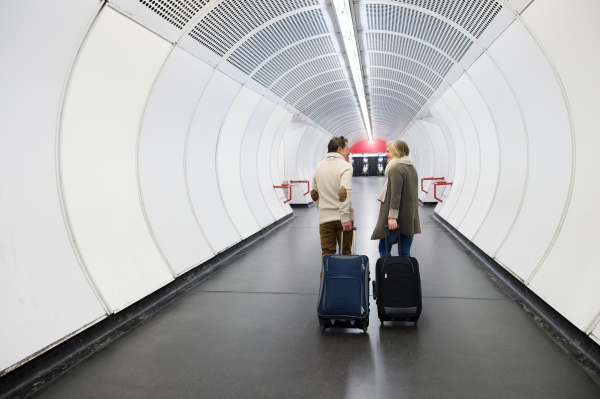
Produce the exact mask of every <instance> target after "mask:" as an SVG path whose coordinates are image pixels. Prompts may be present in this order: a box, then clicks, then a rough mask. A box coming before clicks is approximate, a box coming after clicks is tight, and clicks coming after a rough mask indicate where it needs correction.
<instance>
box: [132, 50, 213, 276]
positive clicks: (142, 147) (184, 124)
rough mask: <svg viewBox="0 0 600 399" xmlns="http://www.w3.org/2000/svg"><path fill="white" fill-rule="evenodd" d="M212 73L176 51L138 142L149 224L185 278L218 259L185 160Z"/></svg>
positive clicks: (151, 102)
mask: <svg viewBox="0 0 600 399" xmlns="http://www.w3.org/2000/svg"><path fill="white" fill-rule="evenodd" d="M212 71H213V68H211V67H210V66H208V64H206V63H204V62H202V61H200V60H198V59H197V58H196V57H194V56H192V55H190V54H189V53H187V52H185V51H183V50H181V49H180V48H178V47H176V48H175V49H173V52H172V53H171V55H170V56H169V59H168V60H167V62H166V64H165V66H164V67H163V69H162V71H161V74H160V75H159V77H158V79H157V81H156V83H155V85H154V88H153V89H152V93H151V95H150V98H149V100H148V104H147V105H146V111H145V113H144V119H143V120H142V127H141V130H140V138H139V155H138V164H139V178H140V191H141V195H142V199H143V201H144V207H145V209H146V216H147V218H148V223H149V225H150V228H151V229H152V232H153V233H154V237H155V238H156V241H157V243H158V245H159V247H160V248H161V250H162V252H163V254H164V256H165V258H166V259H167V261H168V262H169V264H170V266H171V268H172V269H173V270H174V271H175V272H176V273H177V274H181V273H183V272H185V271H187V270H189V269H190V268H191V267H193V266H196V265H198V264H200V263H202V262H203V261H205V260H207V259H209V258H210V257H212V256H213V255H214V254H213V252H212V250H211V248H210V246H209V245H208V242H207V241H206V239H205V238H204V235H203V233H202V230H201V229H200V226H199V225H198V223H197V222H196V219H195V217H194V214H193V210H192V207H191V204H190V201H189V197H188V194H187V189H186V183H185V170H184V163H183V156H184V152H185V151H184V150H185V139H186V136H187V132H188V127H189V121H190V119H191V117H192V115H193V113H194V110H195V108H196V104H197V103H198V99H199V98H200V95H201V94H202V90H203V89H204V87H205V86H206V84H207V83H208V80H209V79H210V76H211V75H212Z"/></svg>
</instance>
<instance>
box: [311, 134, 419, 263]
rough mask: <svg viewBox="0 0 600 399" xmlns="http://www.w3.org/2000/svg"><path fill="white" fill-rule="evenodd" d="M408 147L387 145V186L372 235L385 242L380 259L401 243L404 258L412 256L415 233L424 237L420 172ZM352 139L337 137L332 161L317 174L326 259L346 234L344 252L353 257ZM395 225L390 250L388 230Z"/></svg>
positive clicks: (315, 183) (329, 156)
mask: <svg viewBox="0 0 600 399" xmlns="http://www.w3.org/2000/svg"><path fill="white" fill-rule="evenodd" d="M409 152H410V151H409V148H408V145H407V144H406V143H405V142H404V141H401V140H396V141H392V142H390V143H388V144H387V152H386V156H387V159H388V164H387V167H386V168H385V177H387V180H386V183H385V184H384V186H383V190H382V191H381V194H379V197H378V198H377V199H378V200H379V201H380V202H381V205H380V209H379V218H378V219H377V225H376V226H375V230H374V231H373V234H372V236H371V239H372V240H379V255H380V256H381V257H385V256H391V249H392V246H393V245H394V244H396V243H398V252H399V255H400V256H410V247H411V245H412V241H413V237H414V235H415V234H419V233H421V225H420V223H419V212H418V200H417V195H418V188H419V179H418V176H417V170H416V169H415V167H414V166H413V164H412V162H411V161H410V159H409V158H408V154H409ZM349 154H350V151H349V149H348V139H346V138H344V137H343V136H341V137H334V138H332V139H331V141H329V145H328V147H327V157H326V158H325V160H324V161H322V162H321V163H319V165H318V166H317V168H316V169H315V174H314V177H313V180H312V185H313V189H312V190H311V192H310V194H311V197H312V199H313V201H314V203H315V206H316V208H317V209H318V210H319V233H320V235H321V250H322V251H321V252H322V254H321V260H322V259H323V256H325V255H327V254H335V253H336V247H337V246H338V245H339V242H340V239H341V231H342V230H343V231H344V233H343V234H344V240H343V243H344V248H343V249H342V253H344V254H350V253H351V246H352V227H353V221H354V209H353V208H352V200H351V193H352V166H351V165H350V163H349V162H348V155H349ZM385 225H389V234H388V237H387V247H386V240H385V239H384V238H385V235H386V231H385V228H384V226H385Z"/></svg>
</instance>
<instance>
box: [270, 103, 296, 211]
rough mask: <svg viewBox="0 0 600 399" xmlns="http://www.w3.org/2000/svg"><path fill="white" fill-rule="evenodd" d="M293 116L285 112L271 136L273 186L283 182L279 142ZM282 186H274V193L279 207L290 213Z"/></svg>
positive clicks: (290, 208) (290, 209) (280, 142)
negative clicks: (273, 135)
mask: <svg viewBox="0 0 600 399" xmlns="http://www.w3.org/2000/svg"><path fill="white" fill-rule="evenodd" d="M293 117H294V115H293V114H292V113H291V112H287V113H286V115H285V116H284V118H283V121H282V122H281V124H280V125H279V128H278V129H277V132H276V133H275V137H274V138H273V144H272V147H271V179H272V182H273V185H274V186H276V185H277V186H278V185H281V183H282V182H283V176H282V175H281V174H280V169H281V168H280V163H281V162H280V152H281V144H282V141H283V135H284V134H285V131H286V130H287V127H288V125H289V124H290V122H291V121H292V118H293ZM284 190H285V189H283V188H276V189H275V194H276V195H277V198H279V201H280V204H281V207H282V208H283V211H284V212H285V214H286V215H287V214H290V213H292V212H293V211H292V207H291V206H290V204H289V202H288V203H286V204H284V201H286V200H287V196H286V194H287V193H286V191H287V190H285V191H284Z"/></svg>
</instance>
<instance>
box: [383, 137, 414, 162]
mask: <svg viewBox="0 0 600 399" xmlns="http://www.w3.org/2000/svg"><path fill="white" fill-rule="evenodd" d="M386 147H387V148H388V149H389V150H390V151H391V152H392V153H393V154H394V155H395V156H396V157H398V158H402V157H404V156H408V154H410V149H409V148H408V144H406V143H405V142H404V141H402V140H396V141H390V142H389V143H388V144H387V146H386Z"/></svg>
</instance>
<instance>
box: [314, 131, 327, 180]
mask: <svg viewBox="0 0 600 399" xmlns="http://www.w3.org/2000/svg"><path fill="white" fill-rule="evenodd" d="M319 134H320V137H319V138H318V139H317V140H315V145H314V147H313V148H312V151H311V154H310V158H309V166H310V167H309V169H308V173H309V175H310V180H312V177H313V176H314V174H315V168H316V167H317V165H318V164H319V162H321V161H323V160H324V159H325V157H326V156H327V144H329V141H330V140H331V138H332V137H333V136H331V135H328V134H325V133H323V132H322V131H319Z"/></svg>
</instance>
